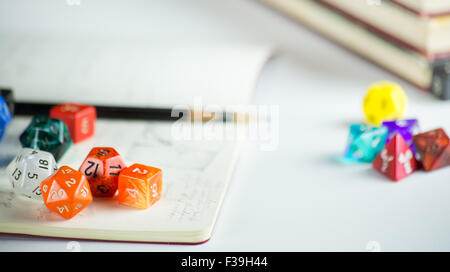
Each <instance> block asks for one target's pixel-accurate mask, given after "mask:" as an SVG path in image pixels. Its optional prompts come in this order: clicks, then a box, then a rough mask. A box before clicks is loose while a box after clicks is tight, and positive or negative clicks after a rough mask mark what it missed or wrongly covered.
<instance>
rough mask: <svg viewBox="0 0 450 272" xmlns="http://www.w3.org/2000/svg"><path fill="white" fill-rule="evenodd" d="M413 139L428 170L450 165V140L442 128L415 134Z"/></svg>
mask: <svg viewBox="0 0 450 272" xmlns="http://www.w3.org/2000/svg"><path fill="white" fill-rule="evenodd" d="M413 141H414V146H415V147H416V150H417V153H418V154H419V158H418V159H420V161H421V162H422V165H423V168H424V169H425V170H426V171H431V170H436V169H438V168H441V167H444V166H448V165H450V141H449V138H448V136H447V134H446V133H445V131H444V130H443V129H442V128H438V129H435V130H431V131H427V132H424V133H421V134H417V135H414V137H413Z"/></svg>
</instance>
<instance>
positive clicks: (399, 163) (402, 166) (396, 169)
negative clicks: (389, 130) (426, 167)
mask: <svg viewBox="0 0 450 272" xmlns="http://www.w3.org/2000/svg"><path fill="white" fill-rule="evenodd" d="M372 166H373V168H375V169H376V170H378V171H379V172H380V173H382V174H384V175H386V176H388V177H389V178H391V179H392V180H394V181H399V180H401V179H403V178H405V177H406V176H409V175H411V174H412V173H413V172H414V171H415V170H416V169H417V165H416V159H415V157H414V154H413V152H412V150H411V148H410V147H409V146H408V144H407V143H406V142H405V140H404V139H403V137H402V136H401V135H400V134H395V135H394V137H392V139H391V140H390V141H389V143H388V144H387V145H386V146H385V147H384V148H383V149H382V150H381V152H380V153H379V154H378V156H377V157H376V158H375V160H374V161H373V163H372Z"/></svg>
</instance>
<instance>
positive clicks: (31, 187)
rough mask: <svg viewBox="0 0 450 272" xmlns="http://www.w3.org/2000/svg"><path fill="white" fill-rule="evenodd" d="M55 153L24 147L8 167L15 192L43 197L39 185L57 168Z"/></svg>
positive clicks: (36, 197) (32, 196)
mask: <svg viewBox="0 0 450 272" xmlns="http://www.w3.org/2000/svg"><path fill="white" fill-rule="evenodd" d="M57 169H58V168H57V166H56V161H55V158H53V155H52V154H51V153H49V152H45V151H42V150H33V149H30V148H23V149H22V150H21V151H20V153H19V154H18V155H17V156H16V157H15V158H14V159H13V160H12V161H11V162H10V164H9V165H8V167H7V168H6V172H7V176H8V179H9V181H10V183H11V185H12V187H13V189H14V191H15V192H17V193H19V194H21V195H24V196H26V197H29V198H33V199H42V195H41V190H40V188H39V185H40V184H41V182H42V181H43V180H44V179H46V178H48V177H49V176H51V175H52V174H53V173H54V172H55V171H56V170H57Z"/></svg>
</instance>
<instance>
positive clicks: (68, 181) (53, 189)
mask: <svg viewBox="0 0 450 272" xmlns="http://www.w3.org/2000/svg"><path fill="white" fill-rule="evenodd" d="M40 187H41V192H42V197H43V198H44V203H45V206H47V208H48V209H49V210H51V211H54V212H56V213H57V214H59V215H61V216H62V217H64V218H66V219H70V218H72V217H74V216H75V215H77V214H78V213H79V212H80V211H82V210H83V209H84V208H86V207H87V206H88V205H89V204H91V202H92V194H91V190H90V188H89V183H88V181H87V179H86V177H85V176H84V175H83V174H82V173H81V172H78V171H76V170H74V169H72V168H70V167H68V166H63V167H61V168H59V170H58V171H57V172H56V173H55V174H53V175H52V176H50V177H48V178H47V179H45V180H44V181H42V183H41V185H40Z"/></svg>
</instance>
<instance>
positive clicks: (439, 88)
mask: <svg viewBox="0 0 450 272" xmlns="http://www.w3.org/2000/svg"><path fill="white" fill-rule="evenodd" d="M432 68H433V77H432V80H431V86H430V91H431V93H432V94H433V95H435V96H436V97H438V98H440V99H442V100H450V60H443V61H436V62H434V63H433V65H432Z"/></svg>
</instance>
